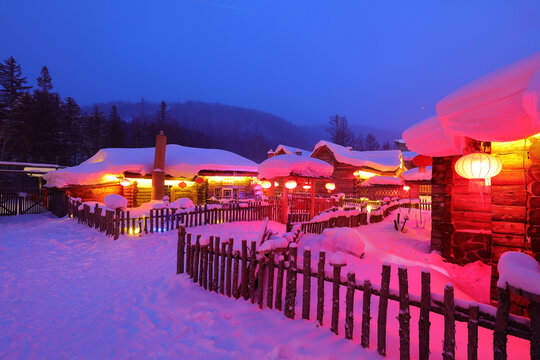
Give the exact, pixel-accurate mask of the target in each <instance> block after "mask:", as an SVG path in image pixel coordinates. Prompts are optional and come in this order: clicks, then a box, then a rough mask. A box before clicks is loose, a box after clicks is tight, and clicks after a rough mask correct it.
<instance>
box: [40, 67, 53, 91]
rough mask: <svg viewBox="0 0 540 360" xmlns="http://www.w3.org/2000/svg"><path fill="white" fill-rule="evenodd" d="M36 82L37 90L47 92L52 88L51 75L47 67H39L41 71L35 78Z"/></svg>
mask: <svg viewBox="0 0 540 360" xmlns="http://www.w3.org/2000/svg"><path fill="white" fill-rule="evenodd" d="M37 84H38V88H39V91H41V92H45V93H48V92H49V91H51V90H52V88H53V86H52V79H51V75H50V74H49V69H48V68H47V67H46V66H44V67H42V68H41V73H40V75H39V77H38V78H37Z"/></svg>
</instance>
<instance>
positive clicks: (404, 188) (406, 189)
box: [403, 185, 411, 191]
mask: <svg viewBox="0 0 540 360" xmlns="http://www.w3.org/2000/svg"><path fill="white" fill-rule="evenodd" d="M403 190H405V191H409V190H411V187H410V186H409V185H405V186H403Z"/></svg>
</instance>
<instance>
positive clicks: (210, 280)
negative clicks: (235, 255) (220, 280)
mask: <svg viewBox="0 0 540 360" xmlns="http://www.w3.org/2000/svg"><path fill="white" fill-rule="evenodd" d="M208 249H209V253H210V255H209V259H208V261H209V264H208V283H209V284H208V290H209V291H212V290H213V289H214V281H213V278H214V277H213V275H214V252H215V249H214V237H213V236H210V243H209V245H208Z"/></svg>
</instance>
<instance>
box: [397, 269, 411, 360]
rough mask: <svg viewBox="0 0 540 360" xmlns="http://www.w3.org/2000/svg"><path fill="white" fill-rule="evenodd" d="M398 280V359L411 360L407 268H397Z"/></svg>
mask: <svg viewBox="0 0 540 360" xmlns="http://www.w3.org/2000/svg"><path fill="white" fill-rule="evenodd" d="M398 279H399V315H398V320H399V358H400V359H401V360H408V359H410V358H411V351H410V348H411V326H410V321H411V314H410V309H409V280H408V276H407V268H406V267H404V266H399V267H398Z"/></svg>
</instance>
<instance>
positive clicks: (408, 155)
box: [401, 151, 418, 161]
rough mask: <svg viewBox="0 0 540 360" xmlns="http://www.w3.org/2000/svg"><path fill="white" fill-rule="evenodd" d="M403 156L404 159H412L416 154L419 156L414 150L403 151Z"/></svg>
mask: <svg viewBox="0 0 540 360" xmlns="http://www.w3.org/2000/svg"><path fill="white" fill-rule="evenodd" d="M401 156H402V157H403V161H412V159H414V157H415V156H418V154H417V153H415V152H414V151H402V152H401Z"/></svg>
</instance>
